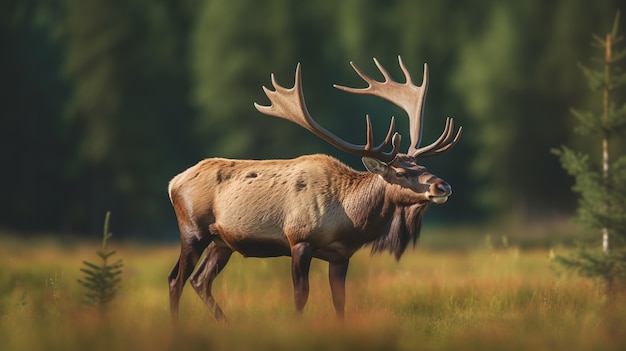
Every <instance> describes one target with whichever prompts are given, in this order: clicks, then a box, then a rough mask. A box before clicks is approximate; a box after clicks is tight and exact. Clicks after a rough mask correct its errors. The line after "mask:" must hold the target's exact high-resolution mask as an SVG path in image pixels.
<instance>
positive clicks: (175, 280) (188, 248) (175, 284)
mask: <svg viewBox="0 0 626 351" xmlns="http://www.w3.org/2000/svg"><path fill="white" fill-rule="evenodd" d="M206 246H207V242H206V240H199V239H198V237H197V236H196V235H193V234H190V233H189V235H182V236H181V245H180V256H179V257H178V261H176V264H175V265H174V268H172V271H171V272H170V275H169V277H168V281H169V286H170V312H171V315H172V320H173V321H176V320H178V307H179V304H180V297H181V295H182V293H183V287H184V286H185V282H186V281H187V279H189V277H190V276H191V273H193V269H194V267H195V266H196V263H198V259H200V255H202V251H204V248H205V247H206Z"/></svg>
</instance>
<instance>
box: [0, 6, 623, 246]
mask: <svg viewBox="0 0 626 351" xmlns="http://www.w3.org/2000/svg"><path fill="white" fill-rule="evenodd" d="M1 6H2V10H3V11H0V28H1V29H2V39H3V40H1V41H0V49H1V51H2V52H3V53H4V55H1V56H0V76H2V77H3V79H2V80H0V90H2V93H3V95H2V96H3V105H2V107H1V108H0V109H1V110H2V118H1V119H0V154H1V155H0V158H2V159H3V160H6V162H5V163H6V164H7V165H8V166H7V167H9V168H8V169H11V170H13V171H12V172H2V174H0V182H2V183H3V184H12V185H15V186H10V187H8V188H7V190H6V191H5V194H4V196H5V200H6V201H3V202H2V203H0V225H1V226H3V227H6V228H8V229H15V230H17V231H20V232H22V231H31V232H36V231H54V232H60V231H62V232H71V233H88V232H94V231H98V230H99V229H100V225H101V223H100V220H99V214H100V213H103V212H104V211H105V210H106V209H112V210H113V211H114V212H115V213H117V214H118V215H117V216H116V219H117V221H118V223H121V224H122V225H123V226H124V227H125V228H128V232H129V233H132V234H133V235H144V236H150V238H153V237H154V236H155V235H158V236H161V237H164V236H166V235H167V237H168V238H171V235H172V234H171V233H173V232H175V231H176V228H175V220H174V219H173V217H172V212H171V207H170V204H169V202H168V201H167V195H166V192H165V188H166V184H167V182H168V180H169V179H171V177H172V176H173V175H175V174H176V173H177V172H179V171H181V170H183V169H185V168H186V167H188V166H189V165H191V164H193V163H194V162H197V160H198V159H200V158H202V157H208V156H222V157H236V158H258V159H260V158H288V157H295V156H298V155H302V154H309V153H316V152H323V153H330V154H333V155H335V156H338V157H340V158H341V159H342V160H345V161H347V162H348V163H349V164H351V165H353V166H355V167H361V164H360V162H359V160H358V158H357V157H353V156H350V155H346V154H345V153H342V152H340V151H336V150H335V149H334V148H333V147H330V146H328V145H327V144H326V143H324V142H323V141H320V140H318V138H315V137H314V136H312V135H310V133H308V132H307V131H306V130H302V128H299V127H297V126H294V125H292V124H290V123H289V122H286V121H281V120H278V119H271V118H268V117H265V116H262V115H261V114H260V113H258V112H257V111H256V110H255V109H254V107H253V106H252V103H253V102H259V103H266V102H267V100H266V97H265V96H264V94H263V91H262V90H261V89H260V87H261V86H262V85H269V83H270V80H269V75H270V73H272V72H273V73H275V74H276V78H277V80H278V81H279V82H280V83H281V84H284V85H289V84H290V83H292V82H293V73H294V69H295V65H296V63H297V62H301V63H302V67H303V72H302V74H303V84H304V90H305V94H306V97H307V106H308V107H309V110H310V111H311V113H312V114H313V115H314V116H315V118H316V119H318V120H319V121H320V123H321V124H322V125H324V126H325V127H327V128H328V129H329V130H331V131H333V132H335V133H336V134H338V135H339V136H341V137H343V138H345V139H347V140H349V141H351V142H354V143H361V142H363V140H364V132H365V123H364V121H363V116H364V115H365V114H370V116H371V117H372V121H373V125H374V129H375V130H374V135H375V136H381V135H384V134H385V132H386V127H387V126H388V122H389V117H390V115H395V116H396V117H397V118H396V121H397V127H398V131H400V132H402V134H403V140H402V142H403V149H406V147H408V142H409V138H408V137H407V129H406V128H407V126H408V122H407V121H406V118H403V116H404V114H403V113H402V111H399V110H398V109H394V107H393V106H390V105H389V104H388V103H387V102H385V101H380V99H375V98H371V97H362V96H361V97H359V96H353V95H352V94H346V93H343V92H339V91H336V90H335V89H333V88H332V86H331V84H333V83H337V84H342V85H353V84H354V85H359V86H360V84H363V82H362V81H361V80H360V79H359V77H358V76H357V75H356V74H354V72H352V71H351V69H350V67H349V66H348V64H347V63H348V61H351V60H352V61H354V62H355V63H357V64H358V65H359V66H360V67H361V68H362V69H364V70H366V71H367V72H369V73H371V74H373V75H374V76H375V77H377V78H381V77H380V75H377V73H376V67H375V66H374V64H373V62H372V60H371V58H372V57H377V58H378V59H379V60H380V61H381V62H382V63H383V64H384V65H385V67H387V68H388V69H389V70H390V73H391V74H392V75H393V76H394V77H395V78H398V79H401V77H402V73H401V72H400V70H399V68H398V67H397V64H396V56H397V55H398V54H400V55H402V57H403V59H404V61H405V63H406V64H407V66H408V67H409V69H410V70H411V72H413V73H414V75H415V76H416V79H419V75H420V73H421V72H420V70H421V66H422V63H423V62H428V63H429V66H430V72H431V84H430V86H429V93H428V99H427V102H426V110H425V114H426V119H425V121H426V122H425V123H424V127H425V130H424V134H423V135H424V143H427V142H431V141H433V140H434V139H435V138H436V137H437V136H438V135H439V133H440V132H441V128H442V125H443V121H444V118H445V116H446V115H450V116H452V117H455V121H456V122H458V123H459V124H463V125H464V127H465V130H466V133H465V134H464V136H463V138H462V140H461V142H460V144H459V145H458V147H456V148H455V150H454V151H453V152H450V153H448V154H446V155H445V156H443V157H441V158H433V159H428V160H424V163H425V166H427V167H429V168H430V169H431V170H433V172H435V173H436V174H438V175H440V176H442V177H444V178H445V179H446V180H447V181H449V182H450V183H451V184H453V186H454V188H455V189H456V190H455V196H454V198H453V199H452V201H450V202H449V203H448V204H446V206H445V207H439V208H433V209H432V210H431V211H432V212H431V216H429V219H428V220H431V219H433V218H434V217H435V216H433V215H436V214H437V212H439V211H440V213H442V215H443V213H445V216H446V217H447V218H454V219H455V220H456V219H458V218H460V217H463V216H464V217H465V218H469V219H474V218H477V217H476V211H477V209H483V210H485V211H484V213H488V214H489V215H490V216H495V214H494V213H496V211H497V210H498V209H501V211H502V212H503V213H504V214H508V213H515V214H521V215H522V216H523V215H524V214H526V212H532V211H534V213H539V214H540V215H542V214H544V213H550V214H553V213H554V212H559V211H568V210H573V206H571V205H570V204H571V203H573V201H572V200H573V195H571V193H570V191H569V183H568V182H567V180H566V177H567V175H566V174H565V172H562V171H561V169H560V168H559V165H558V164H557V163H555V162H553V159H552V156H551V155H550V154H549V153H548V152H546V150H548V149H549V148H551V147H554V146H555V145H559V144H562V143H565V142H566V140H571V141H572V142H573V143H575V145H571V146H572V147H579V146H583V145H584V142H585V141H584V140H583V141H581V140H580V139H577V140H573V139H572V138H571V136H572V134H573V132H572V129H571V128H563V125H565V124H567V123H570V122H568V119H569V118H568V115H567V110H568V108H569V106H574V105H575V104H576V105H575V106H578V107H580V108H581V109H582V110H584V109H587V108H588V107H590V106H592V105H594V102H593V101H592V99H591V97H590V96H588V95H589V94H587V89H586V87H585V86H584V84H583V83H584V81H585V80H584V76H582V75H580V74H577V72H576V71H577V70H576V67H575V65H574V64H570V63H572V62H575V61H578V60H581V59H582V58H584V57H587V56H589V52H590V50H591V49H590V48H589V46H588V45H586V43H585V45H583V44H581V43H580V42H581V41H580V39H579V38H581V37H582V36H587V35H588V33H590V32H603V31H605V28H604V27H605V25H606V23H604V22H603V21H602V19H603V18H606V16H607V15H610V14H611V13H613V12H614V11H615V9H616V8H622V10H624V6H626V5H625V3H624V1H623V0H607V1H597V2H594V3H593V4H590V3H589V2H588V1H584V0H573V1H572V0H555V1H551V2H550V3H546V2H545V1H541V0H528V1H504V2H503V1H494V0H477V1H472V2H459V1H453V0H440V1H427V0H417V1H410V0H398V1H379V0H346V1H336V0H319V1H289V0H268V1H263V2H259V1H250V0H234V1H218V0H180V1H169V0H127V1H104V0H94V1H89V2H88V3H87V2H84V1H79V0H61V1H35V0H11V1H8V2H5V3H3V5H1ZM529 24H532V25H529ZM616 54H617V53H616ZM616 57H618V56H616ZM618 73H619V72H617V71H615V72H614V77H618V76H619V74H618ZM614 111H615V114H616V115H617V114H620V113H621V114H622V115H623V114H624V113H623V112H624V111H623V110H622V109H620V108H619V107H617V106H616V107H615V108H614ZM545 116H551V118H550V122H549V123H547V122H546V118H545ZM611 123H613V125H610V126H607V127H606V128H616V129H617V127H618V125H620V126H623V125H624V123H623V120H622V121H620V120H617V119H615V120H613V122H611ZM594 126H597V127H600V125H598V124H595V125H594ZM377 138H378V137H377ZM619 146H620V145H615V146H614V147H615V148H619ZM624 146H626V145H624V143H622V147H624ZM592 159H593V158H592ZM42 180H45V181H42ZM58 198H63V199H64V206H58V201H56V199H58ZM546 210H547V211H546ZM530 214H531V215H532V214H533V213H530ZM33 218H36V219H37V220H33Z"/></svg>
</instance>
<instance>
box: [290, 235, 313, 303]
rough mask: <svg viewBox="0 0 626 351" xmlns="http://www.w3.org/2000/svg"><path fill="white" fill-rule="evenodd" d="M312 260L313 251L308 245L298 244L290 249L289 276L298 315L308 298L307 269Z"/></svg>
mask: <svg viewBox="0 0 626 351" xmlns="http://www.w3.org/2000/svg"><path fill="white" fill-rule="evenodd" d="M312 258H313V249H312V248H311V245H310V244H308V243H298V244H295V245H294V246H292V247H291V275H292V278H293V292H294V298H295V302H296V312H297V313H298V315H302V310H303V309H304V305H306V301H307V299H308V298H309V268H310V267H311V259H312Z"/></svg>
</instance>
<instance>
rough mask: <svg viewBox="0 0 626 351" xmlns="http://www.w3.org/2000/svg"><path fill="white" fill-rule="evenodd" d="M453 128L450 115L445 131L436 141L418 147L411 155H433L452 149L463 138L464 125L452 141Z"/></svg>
mask: <svg viewBox="0 0 626 351" xmlns="http://www.w3.org/2000/svg"><path fill="white" fill-rule="evenodd" d="M453 130H454V128H453V120H452V118H450V117H448V118H447V120H446V127H445V128H444V132H443V133H442V134H441V136H440V137H439V139H437V140H436V141H435V142H434V143H432V144H430V145H428V146H425V147H422V148H420V149H418V150H417V151H416V152H415V153H413V154H412V155H411V156H413V157H431V156H436V155H439V154H442V153H444V152H446V151H448V150H450V149H451V148H452V147H453V146H454V145H456V143H457V142H458V141H459V139H460V138H461V134H462V133H463V126H460V127H459V130H458V131H457V133H456V135H455V137H454V139H453V140H452V141H450V138H451V137H452V131H453Z"/></svg>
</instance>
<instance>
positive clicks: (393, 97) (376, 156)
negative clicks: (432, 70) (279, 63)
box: [254, 56, 462, 203]
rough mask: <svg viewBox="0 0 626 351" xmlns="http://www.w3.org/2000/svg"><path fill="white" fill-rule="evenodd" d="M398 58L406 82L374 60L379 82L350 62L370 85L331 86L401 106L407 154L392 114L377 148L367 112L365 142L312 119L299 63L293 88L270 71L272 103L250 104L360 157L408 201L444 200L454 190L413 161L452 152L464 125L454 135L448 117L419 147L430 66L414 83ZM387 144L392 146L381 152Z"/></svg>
mask: <svg viewBox="0 0 626 351" xmlns="http://www.w3.org/2000/svg"><path fill="white" fill-rule="evenodd" d="M398 62H399V64H400V68H401V69H402V71H403V72H404V76H405V78H406V82H405V83H399V82H396V81H394V80H393V79H392V78H391V76H390V75H389V72H388V71H387V70H386V69H385V68H384V67H383V66H382V65H381V64H380V63H379V62H378V60H376V59H374V63H375V64H376V66H377V67H378V69H379V70H380V72H381V73H382V75H383V77H384V80H383V81H382V82H379V81H377V80H374V79H372V78H370V77H369V76H367V75H366V74H365V73H363V71H361V70H360V69H359V68H358V67H357V66H356V65H355V64H354V63H352V62H351V63H350V65H351V66H352V68H353V69H354V70H355V72H356V73H357V74H358V75H359V76H360V77H361V78H362V79H363V80H364V81H365V82H366V83H367V84H368V86H367V87H365V88H350V87H345V86H341V85H334V87H335V88H337V89H340V90H343V91H346V92H349V93H353V94H365V95H373V96H377V97H380V98H383V99H385V100H387V101H389V102H391V103H393V104H395V105H396V106H398V107H400V108H402V109H403V110H404V111H405V112H406V113H407V115H408V117H409V126H410V137H411V145H410V146H409V149H408V151H407V153H406V154H404V153H400V152H399V150H400V134H398V133H397V132H394V128H395V120H394V118H393V117H392V118H391V123H390V126H389V131H388V132H387V136H386V137H385V139H384V141H383V142H382V143H381V144H379V145H378V146H373V133H372V123H371V121H370V118H369V116H367V115H366V117H365V120H366V126H367V132H366V143H365V145H355V144H352V143H349V142H347V141H345V140H343V139H341V138H339V137H338V136H336V135H334V134H332V133H331V132H329V131H328V130H326V129H325V128H324V127H322V126H320V125H319V124H318V123H317V122H316V121H315V120H313V118H312V117H311V115H310V114H309V112H308V110H307V107H306V104H305V101H304V94H303V92H302V77H301V70H300V64H299V63H298V65H297V67H296V77H295V83H294V86H293V87H292V88H290V89H288V88H285V87H282V86H280V85H279V84H278V83H277V82H276V78H275V77H274V74H272V76H271V79H272V85H273V86H274V89H275V90H273V91H272V90H270V89H268V88H266V87H263V90H264V91H265V94H266V95H267V97H268V98H269V99H270V101H271V105H270V106H262V105H259V104H257V103H255V104H254V106H255V107H256V109H257V110H259V111H260V112H261V113H264V114H266V115H270V116H274V117H278V118H283V119H286V120H289V121H292V122H294V123H297V124H299V125H300V126H302V127H303V128H305V129H307V130H309V131H311V132H312V133H313V134H315V135H317V136H318V137H320V138H322V139H323V140H325V141H326V142H328V143H330V144H331V145H334V146H335V147H337V148H338V149H340V150H343V151H345V152H349V153H353V154H357V155H360V156H363V158H362V160H363V164H364V165H365V168H366V169H367V170H368V171H369V172H371V173H374V174H377V175H379V176H380V177H382V178H383V179H384V180H385V181H386V182H387V183H389V184H394V185H398V186H400V187H401V188H402V189H403V191H404V192H405V193H406V195H407V202H408V203H418V202H419V203H422V202H434V203H444V202H446V201H447V199H448V197H449V196H450V195H451V194H452V188H451V187H450V185H448V183H446V182H445V181H443V180H441V179H439V178H437V177H436V176H434V175H432V174H430V173H429V172H428V171H427V170H426V168H425V167H423V166H420V165H419V164H418V163H417V160H418V159H419V158H421V157H431V156H435V155H439V154H442V153H444V152H446V151H448V150H450V149H451V148H452V147H453V146H454V145H455V144H456V143H457V142H458V141H459V138H460V137H461V133H462V127H459V129H458V131H457V133H456V135H454V133H453V132H454V124H453V119H452V118H450V117H448V118H447V119H446V124H445V127H444V130H443V133H442V134H441V136H440V137H439V138H438V139H437V140H435V141H434V142H433V143H432V144H430V145H427V146H423V147H420V144H421V139H422V121H423V115H424V101H425V97H426V91H427V88H428V65H427V64H424V76H423V80H422V84H421V85H420V86H416V85H415V84H414V83H413V81H412V79H411V75H410V73H409V71H408V69H407V68H406V66H405V65H404V63H403V62H402V58H401V57H400V56H398ZM453 135H454V137H453ZM390 145H391V150H390V151H385V150H386V149H388V148H389V146H390Z"/></svg>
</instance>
